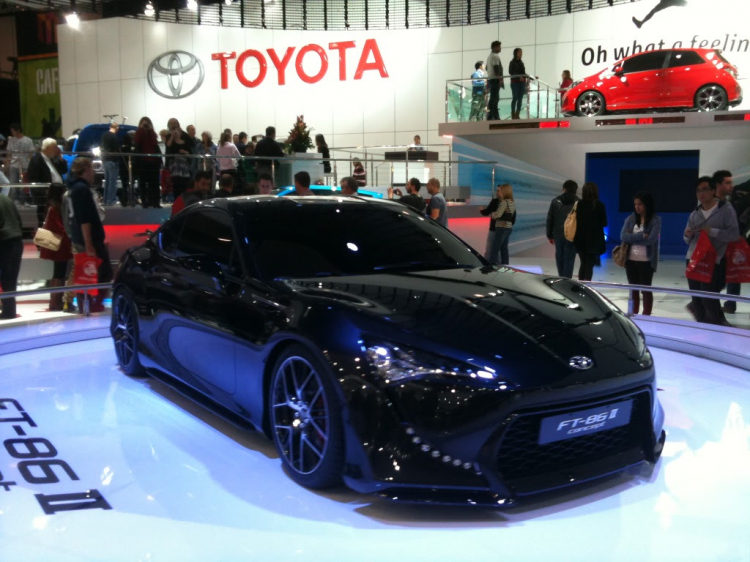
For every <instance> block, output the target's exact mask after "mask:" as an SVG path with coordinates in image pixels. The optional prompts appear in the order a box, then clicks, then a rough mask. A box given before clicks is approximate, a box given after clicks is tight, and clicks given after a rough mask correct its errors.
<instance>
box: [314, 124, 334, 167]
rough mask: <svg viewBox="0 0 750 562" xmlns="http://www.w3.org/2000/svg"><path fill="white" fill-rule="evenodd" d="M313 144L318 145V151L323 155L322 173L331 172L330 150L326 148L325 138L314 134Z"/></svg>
mask: <svg viewBox="0 0 750 562" xmlns="http://www.w3.org/2000/svg"><path fill="white" fill-rule="evenodd" d="M315 146H316V147H318V153H320V154H322V155H323V173H324V174H330V173H331V161H330V160H329V159H330V158H331V152H330V151H329V150H328V144H326V138H325V137H324V136H323V135H321V134H317V135H315Z"/></svg>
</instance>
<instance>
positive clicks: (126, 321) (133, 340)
mask: <svg viewBox="0 0 750 562" xmlns="http://www.w3.org/2000/svg"><path fill="white" fill-rule="evenodd" d="M110 333H111V334H112V339H113V340H114V342H115V354H116V355H117V362H118V363H119V364H120V368H121V369H122V371H123V373H125V374H126V375H128V376H129V377H145V376H146V370H145V369H144V368H143V366H142V365H141V362H140V361H139V360H138V342H139V330H138V311H137V309H136V306H135V300H134V299H133V297H132V295H131V294H130V293H128V292H126V291H124V290H123V289H118V290H117V292H116V293H115V296H114V297H113V298H112V321H111V324H110Z"/></svg>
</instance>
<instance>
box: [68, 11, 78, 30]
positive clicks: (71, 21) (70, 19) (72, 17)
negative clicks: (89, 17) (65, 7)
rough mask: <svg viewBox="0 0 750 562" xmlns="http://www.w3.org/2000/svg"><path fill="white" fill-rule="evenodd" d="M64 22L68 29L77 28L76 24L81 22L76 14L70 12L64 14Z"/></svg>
mask: <svg viewBox="0 0 750 562" xmlns="http://www.w3.org/2000/svg"><path fill="white" fill-rule="evenodd" d="M65 21H67V22H68V25H69V26H70V27H78V24H80V23H81V20H80V19H79V17H78V14H76V13H75V12H72V13H70V14H65Z"/></svg>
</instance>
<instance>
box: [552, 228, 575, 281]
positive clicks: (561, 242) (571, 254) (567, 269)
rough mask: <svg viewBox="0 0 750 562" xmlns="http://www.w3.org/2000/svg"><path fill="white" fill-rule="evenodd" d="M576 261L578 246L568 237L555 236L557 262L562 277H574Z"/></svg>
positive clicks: (558, 271) (558, 272)
mask: <svg viewBox="0 0 750 562" xmlns="http://www.w3.org/2000/svg"><path fill="white" fill-rule="evenodd" d="M575 262H576V246H575V244H573V242H569V241H568V240H567V239H566V238H555V263H556V264H557V274H558V275H559V276H560V277H567V278H568V279H572V278H573V267H574V265H575Z"/></svg>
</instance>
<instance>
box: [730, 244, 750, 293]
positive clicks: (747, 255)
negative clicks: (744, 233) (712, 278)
mask: <svg viewBox="0 0 750 562" xmlns="http://www.w3.org/2000/svg"><path fill="white" fill-rule="evenodd" d="M727 283H750V244H748V243H747V241H746V240H745V239H744V238H741V239H740V240H738V241H737V242H730V243H729V245H728V246H727Z"/></svg>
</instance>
